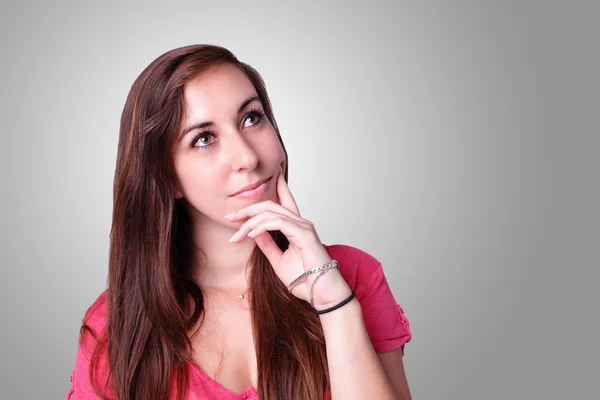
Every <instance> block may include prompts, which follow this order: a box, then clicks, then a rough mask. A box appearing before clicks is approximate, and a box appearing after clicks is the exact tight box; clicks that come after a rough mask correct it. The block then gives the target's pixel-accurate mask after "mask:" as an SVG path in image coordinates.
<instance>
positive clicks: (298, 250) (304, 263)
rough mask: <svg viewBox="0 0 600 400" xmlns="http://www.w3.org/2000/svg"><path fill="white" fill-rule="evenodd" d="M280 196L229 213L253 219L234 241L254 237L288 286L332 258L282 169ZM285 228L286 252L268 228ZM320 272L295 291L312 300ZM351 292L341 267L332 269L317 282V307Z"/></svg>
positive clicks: (233, 218)
mask: <svg viewBox="0 0 600 400" xmlns="http://www.w3.org/2000/svg"><path fill="white" fill-rule="evenodd" d="M276 185H277V195H278V197H279V202H280V204H277V203H275V202H273V201H270V200H267V201H263V202H260V203H256V204H252V205H249V206H247V207H244V208H242V209H241V210H238V211H237V212H235V213H233V214H229V215H228V216H227V217H226V218H227V219H228V220H229V221H239V220H242V219H246V218H249V219H248V220H247V221H246V222H244V223H243V224H242V226H241V227H240V229H239V230H238V231H237V232H236V234H235V235H234V236H233V239H232V240H231V241H232V243H237V242H239V241H240V240H242V238H244V237H245V236H246V235H247V236H249V237H251V238H253V239H254V241H255V242H256V244H257V245H258V247H260V249H261V250H262V252H263V253H264V254H265V256H266V257H267V259H268V260H269V262H270V263H271V265H272V266H273V269H274V270H275V273H276V274H277V276H278V277H279V279H281V281H282V282H283V284H284V285H286V286H289V284H290V283H291V282H292V281H293V280H294V279H296V278H297V277H299V276H300V275H301V274H303V273H304V272H305V271H308V270H310V269H312V268H314V267H317V266H319V265H322V264H326V263H328V262H330V261H331V257H330V256H329V254H328V253H327V251H326V250H325V248H324V247H323V244H322V243H321V240H320V239H319V236H318V235H317V232H316V231H315V227H314V225H313V223H312V222H310V221H309V220H307V219H304V218H302V217H300V211H299V210H298V206H297V205H296V201H295V200H294V196H293V195H292V193H291V192H290V189H289V187H288V185H287V183H286V181H285V178H284V177H283V173H282V171H281V169H280V171H279V175H278V176H277V178H276ZM275 230H278V231H281V233H283V234H284V235H285V236H286V237H287V239H288V241H289V243H290V244H289V246H288V248H287V250H286V251H285V252H282V251H281V250H280V249H279V247H278V246H277V244H276V243H275V241H274V240H273V238H272V237H271V235H269V233H268V232H267V231H275ZM318 275H319V274H318V273H317V274H312V275H309V276H308V278H306V279H305V280H304V281H302V282H301V283H300V284H299V285H298V286H296V287H294V289H293V290H292V293H293V294H294V295H295V296H296V297H298V298H300V299H303V300H306V301H310V287H311V285H312V282H313V280H314V279H315V277H316V276H318ZM350 293H351V290H350V288H349V286H348V284H347V283H346V281H345V280H344V279H343V277H342V275H341V274H340V273H339V270H338V269H336V268H332V269H330V270H329V271H327V272H326V273H325V274H324V275H323V276H322V277H321V278H319V281H318V282H317V283H316V284H315V288H314V293H313V300H314V306H315V308H316V309H317V310H320V309H325V308H328V307H330V306H333V305H335V304H338V303H339V302H341V301H342V300H344V299H345V298H346V297H348V296H349V295H350Z"/></svg>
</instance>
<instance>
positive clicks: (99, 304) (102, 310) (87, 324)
mask: <svg viewBox="0 0 600 400" xmlns="http://www.w3.org/2000/svg"><path fill="white" fill-rule="evenodd" d="M107 320H108V301H107V291H106V290H104V291H103V292H102V293H100V295H99V296H98V297H97V298H96V300H94V302H93V303H92V305H91V306H90V307H88V309H87V310H86V312H85V314H84V316H83V320H82V321H81V330H80V332H79V342H80V344H81V345H82V346H84V347H88V345H89V343H88V341H89V340H90V339H92V340H93V341H94V342H97V341H98V340H100V338H101V337H102V336H103V335H104V333H105V328H106V322H107ZM94 344H95V343H94Z"/></svg>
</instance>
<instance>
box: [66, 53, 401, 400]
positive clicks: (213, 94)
mask: <svg viewBox="0 0 600 400" xmlns="http://www.w3.org/2000/svg"><path fill="white" fill-rule="evenodd" d="M287 177H288V156H287V152H286V150H285V147H284V145H283V141H282V139H281V136H280V133H279V130H278V128H277V124H276V122H275V118H274V116H273V112H272V109H271V105H270V101H269V98H268V96H267V91H266V88H265V85H264V82H263V80H262V78H261V76H260V75H259V74H258V72H257V71H256V70H254V69H253V68H252V67H250V66H249V65H247V64H245V63H243V62H240V61H239V60H238V59H237V58H236V57H235V56H234V55H233V54H232V53H231V52H230V51H228V50H227V49H225V48H222V47H218V46H210V45H196V46H187V47H183V48H179V49H175V50H172V51H169V52H167V53H165V54H163V55H162V56H160V57H159V58H157V59H156V60H155V61H154V62H152V63H151V64H150V65H149V66H148V67H147V68H146V69H145V70H144V71H143V72H142V74H141V75H140V76H139V77H138V78H137V80H136V81H135V83H134V84H133V86H132V88H131V91H130V93H129V96H128V98H127V101H126V103H125V107H124V110H123V114H122V117H121V127H120V134H119V145H118V155H117V165H116V171H115V179H114V207H113V221H112V229H111V235H110V257H109V278H108V289H107V290H106V291H105V292H103V293H102V294H101V295H100V296H99V297H98V299H97V300H96V301H95V303H94V304H93V305H92V306H91V307H90V308H89V309H88V311H87V312H86V315H85V317H84V319H83V325H82V328H81V331H80V338H79V348H78V354H77V359H76V365H75V369H74V371H73V375H72V377H71V381H72V388H71V390H70V392H69V394H68V395H67V399H71V400H72V399H119V400H133V399H144V400H148V399H263V400H266V399H302V400H317V399H319V400H320V399H323V398H333V399H344V400H347V399H403V400H406V399H410V392H409V389H408V384H407V381H406V376H405V373H404V368H403V364H402V356H403V353H404V344H405V343H406V342H408V341H409V340H410V339H411V333H410V329H409V325H408V320H407V319H406V318H405V316H404V314H403V312H402V310H401V308H400V307H399V306H398V304H397V303H396V301H395V300H394V297H393V295H392V293H391V291H390V288H389V286H388V284H387V282H386V279H385V276H384V274H383V269H382V266H381V264H380V263H379V262H378V261H377V260H376V259H374V258H373V257H372V256H370V255H369V254H368V253H366V252H364V251H361V250H359V249H357V248H354V247H351V246H347V245H341V244H334V245H325V244H323V243H321V241H320V239H319V237H318V235H317V233H316V230H315V227H314V225H313V224H312V223H311V222H310V221H309V220H307V219H305V218H302V217H301V215H300V211H299V210H298V207H297V205H296V202H295V201H294V197H293V195H292V194H291V192H290V190H289V187H288V186H287ZM328 200H330V201H339V199H335V198H331V199H327V198H324V201H328Z"/></svg>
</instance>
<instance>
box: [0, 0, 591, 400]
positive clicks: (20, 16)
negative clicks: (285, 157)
mask: <svg viewBox="0 0 600 400" xmlns="http://www.w3.org/2000/svg"><path fill="white" fill-rule="evenodd" d="M6 3H8V2H3V5H2V6H0V33H1V35H0V43H1V46H2V47H1V49H2V62H1V64H0V65H1V66H0V68H1V71H2V73H1V77H0V79H1V85H2V86H1V87H0V101H1V108H0V109H1V111H0V112H1V113H2V114H1V117H2V133H1V151H2V153H1V156H2V157H1V163H2V164H1V174H2V193H3V195H2V200H1V201H2V207H1V210H2V212H1V218H2V220H1V225H2V240H1V243H2V244H1V245H2V251H1V257H2V259H1V263H2V269H1V271H2V272H1V274H2V275H1V282H2V283H1V285H2V288H1V289H2V290H1V296H2V299H1V300H2V301H1V305H0V308H1V312H2V315H1V317H2V329H1V333H0V334H1V346H2V347H1V350H2V351H1V354H2V356H1V357H0V368H1V371H0V372H1V375H0V376H1V394H0V396H1V397H2V398H3V399H4V398H6V399H17V398H18V399H62V398H64V397H65V395H66V393H67V391H68V389H69V387H70V382H69V377H70V374H71V371H72V369H73V366H74V361H75V354H76V348H77V334H78V329H79V326H80V322H81V318H82V316H83V313H84V312H85V310H86V309H87V307H88V306H89V305H90V304H91V303H92V302H93V300H94V299H95V298H96V297H97V296H98V294H99V293H100V292H101V291H102V290H103V288H104V287H105V281H106V274H107V258H108V235H109V228H110V223H111V210H112V179H113V173H114V163H115V158H116V150H117V135H118V123H119V117H120V113H121V110H122V107H123V104H124V102H125V97H126V95H127V93H128V90H129V88H130V86H131V84H132V83H133V81H134V79H135V78H136V77H137V75H138V74H139V73H140V72H141V71H142V69H143V68H144V67H146V66H147V65H148V64H149V63H150V62H151V61H152V60H153V59H154V58H156V57H158V56H159V55H160V54H162V53H163V52H165V51H167V50H169V49H172V48H175V47H179V46H183V45H187V44H193V43H211V44H219V45H223V46H225V47H228V48H229V49H231V50H232V51H233V52H234V53H235V54H236V55H237V56H238V57H239V58H240V59H241V60H243V61H245V62H248V63H249V64H251V65H253V66H254V67H256V68H257V69H258V71H259V72H260V73H261V74H262V75H263V77H264V78H265V81H266V83H267V89H268V91H269V93H270V95H271V99H272V101H273V105H274V111H275V114H276V117H277V121H278V123H279V126H280V128H281V132H282V135H283V139H284V141H285V144H286V146H287V149H288V151H289V155H290V188H291V190H292V192H293V193H294V195H295V197H296V199H297V201H298V204H299V207H300V210H301V211H302V213H303V216H304V217H306V218H308V219H310V220H312V221H313V222H314V223H315V225H316V227H317V231H318V233H319V235H320V237H321V239H322V240H323V242H325V243H328V244H333V243H344V244H349V245H353V246H356V247H359V248H361V249H363V250H365V251H367V252H369V253H370V254H372V255H373V256H375V257H376V258H378V259H379V260H380V261H381V262H382V263H383V265H384V268H385V272H386V275H387V277H388V280H389V283H390V285H391V287H392V290H393V292H394V295H395V296H396V300H397V301H398V302H399V303H400V304H401V305H402V307H403V308H404V310H405V313H406V315H407V317H408V318H409V320H410V322H411V326H412V331H413V335H414V337H413V340H412V342H411V343H409V344H408V345H407V347H406V355H405V360H404V361H405V364H406V371H407V375H408V380H409V383H410V387H411V389H412V392H413V397H414V398H415V399H473V400H476V399H507V398H510V399H565V398H570V399H591V398H599V396H598V389H597V381H598V378H599V377H600V373H599V372H600V371H599V368H598V358H599V356H600V355H599V351H598V344H597V338H598V336H599V333H600V332H599V331H598V323H597V322H596V320H597V317H598V314H599V312H598V309H597V307H598V305H599V303H600V302H599V301H598V296H597V295H596V294H595V292H594V290H595V287H596V286H597V283H598V274H597V272H596V270H597V268H598V265H599V264H600V263H599V262H598V248H599V247H600V246H599V245H600V240H599V237H600V234H599V228H598V222H599V213H598V209H597V204H600V202H599V200H600V199H599V183H598V182H599V179H598V170H599V169H598V165H597V164H598V163H597V155H596V153H597V152H598V150H599V143H598V132H599V129H598V124H597V123H596V121H597V120H596V118H597V116H598V114H599V113H600V107H599V101H598V97H599V96H598V93H599V81H598V77H597V73H598V71H599V70H600V65H599V64H600V63H599V55H598V48H599V44H598V38H599V36H600V33H599V29H598V28H597V24H598V17H599V12H598V6H595V5H594V2H573V1H570V2H567V1H564V2H562V3H564V4H562V5H561V4H560V2H554V1H547V2H544V1H536V2H532V1H496V2H490V1H454V2H443V1H437V2H393V1H389V2H381V1H379V2H372V1H370V2H367V1H363V2H360V3H357V4H352V3H348V2H325V1H323V2H307V1H295V2H275V1H273V2H269V3H266V2H260V1H245V2H225V1H221V0H220V1H218V2H217V1H212V2H201V1H195V2H188V3H177V2H170V3H169V5H166V4H163V5H157V4H156V2H143V3H142V2H139V4H136V5H134V4H132V3H131V2H127V5H123V4H120V2H116V1H115V2H82V1H71V2H42V1H39V2H16V1H15V2H13V4H12V5H10V4H6ZM165 3H166V2H165ZM369 400H370V399H369Z"/></svg>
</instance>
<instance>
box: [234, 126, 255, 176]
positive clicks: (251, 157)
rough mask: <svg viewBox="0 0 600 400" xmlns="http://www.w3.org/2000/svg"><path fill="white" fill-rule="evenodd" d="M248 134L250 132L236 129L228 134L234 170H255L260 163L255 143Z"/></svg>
mask: <svg viewBox="0 0 600 400" xmlns="http://www.w3.org/2000/svg"><path fill="white" fill-rule="evenodd" d="M247 135H249V134H248V133H241V132H240V131H237V130H236V131H234V132H231V134H230V135H229V136H228V139H229V140H228V142H229V145H228V146H227V149H228V153H229V154H230V159H231V168H232V170H233V171H239V170H240V169H248V170H253V169H255V168H256V164H258V153H257V152H256V150H255V149H254V145H255V144H253V143H252V142H251V141H250V140H248V137H247Z"/></svg>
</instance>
